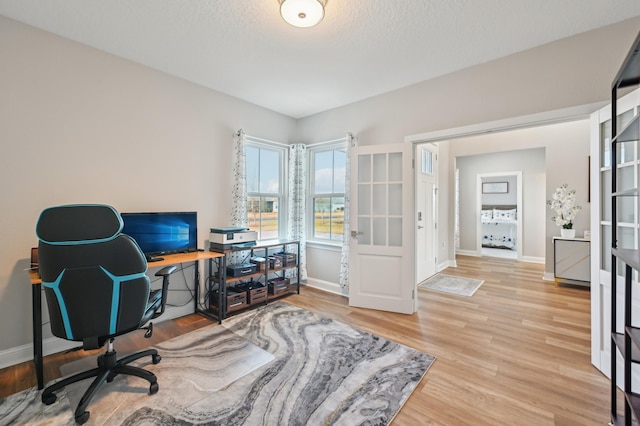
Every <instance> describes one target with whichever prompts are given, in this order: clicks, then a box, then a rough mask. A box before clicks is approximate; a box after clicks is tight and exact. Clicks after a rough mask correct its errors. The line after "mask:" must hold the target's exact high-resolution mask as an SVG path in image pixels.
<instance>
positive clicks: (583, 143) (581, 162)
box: [449, 119, 591, 276]
mask: <svg viewBox="0 0 640 426" xmlns="http://www.w3.org/2000/svg"><path fill="white" fill-rule="evenodd" d="M589 141H590V139H589V120H588V119H584V120H577V121H571V122H567V123H559V124H553V125H547V126H537V127H532V128H528V129H521V130H514V131H509V132H499V133H490V134H486V135H480V136H475V137H469V138H463V139H458V140H452V141H450V142H449V143H450V157H449V162H450V163H452V164H453V162H454V160H455V158H457V157H461V156H469V155H481V154H488V153H498V152H503V153H504V152H509V151H511V150H513V149H514V147H518V148H519V149H533V150H535V149H536V148H540V149H544V175H541V174H538V175H536V176H535V177H534V178H533V180H527V179H525V182H527V183H526V186H527V188H528V190H527V191H526V192H525V194H524V195H525V198H524V200H523V203H524V214H525V215H527V217H528V216H529V215H532V214H533V215H535V214H538V215H540V217H541V218H543V220H542V221H535V222H533V223H530V222H527V224H526V225H525V233H526V234H527V235H532V234H534V233H538V234H539V235H542V236H543V238H544V250H543V251H542V252H541V253H540V252H539V249H538V248H537V247H533V246H529V244H530V243H532V244H536V246H537V244H538V243H537V241H539V240H534V241H532V240H531V239H530V238H526V237H524V238H525V241H523V242H524V243H525V246H524V247H523V255H525V256H542V257H544V258H545V276H552V275H553V243H552V238H553V236H554V235H559V234H560V231H559V229H558V227H556V226H555V225H554V224H553V222H551V217H553V216H554V213H553V211H552V210H551V209H549V208H548V206H547V205H546V200H548V199H549V198H550V197H551V194H552V193H553V192H554V191H555V189H556V188H557V187H558V186H560V185H562V184H563V183H567V184H568V185H569V186H570V187H571V188H573V189H575V190H576V192H577V202H578V204H579V205H581V206H582V211H581V212H580V214H579V215H578V217H577V218H576V220H575V223H574V228H575V229H576V235H579V236H580V235H583V234H584V230H585V229H589V221H590V217H591V215H590V212H589V210H590V205H589V203H588V201H587V200H588V199H589V198H588V197H589V194H588V190H589V189H588V188H589V174H588V168H589ZM532 159H533V157H532ZM525 161H526V159H525ZM502 167H504V169H505V170H506V169H511V168H512V166H511V165H508V164H506V165H504V166H502ZM523 167H525V165H523ZM450 185H453V179H451V180H450ZM536 189H537V190H538V191H539V192H538V191H536ZM461 198H462V197H461ZM532 204H533V205H532ZM453 206H454V204H453V203H450V204H449V208H450V209H453ZM530 226H533V228H529V227H530ZM474 247H475V246H474ZM534 253H535V254H534ZM538 253H540V254H538Z"/></svg>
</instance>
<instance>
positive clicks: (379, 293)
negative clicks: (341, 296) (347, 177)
mask: <svg viewBox="0 0 640 426" xmlns="http://www.w3.org/2000/svg"><path fill="white" fill-rule="evenodd" d="M412 150H413V146H412V145H411V144H408V143H405V144H394V145H375V146H363V147H355V148H353V152H352V155H351V158H350V167H351V169H350V170H351V186H350V189H351V204H350V224H351V225H350V226H351V234H350V235H349V236H345V238H349V239H350V249H349V305H350V306H357V307H363V308H370V309H378V310H383V311H391V312H399V313H404V314H411V313H414V312H415V310H416V303H415V289H416V282H415V268H414V264H415V261H414V247H415V246H414V241H415V232H414V230H415V222H414V216H415V215H414V206H413V205H414V200H413V168H412V160H413V158H412V157H413V153H412Z"/></svg>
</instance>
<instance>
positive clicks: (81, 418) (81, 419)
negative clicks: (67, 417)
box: [75, 411, 90, 425]
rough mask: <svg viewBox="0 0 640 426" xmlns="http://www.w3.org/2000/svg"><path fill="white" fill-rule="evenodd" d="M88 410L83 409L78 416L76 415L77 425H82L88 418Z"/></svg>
mask: <svg viewBox="0 0 640 426" xmlns="http://www.w3.org/2000/svg"><path fill="white" fill-rule="evenodd" d="M89 415H90V414H89V412H88V411H85V412H84V413H82V414H80V415H79V416H76V417H75V418H76V423H78V424H79V425H83V424H85V423H86V422H87V421H88V420H89Z"/></svg>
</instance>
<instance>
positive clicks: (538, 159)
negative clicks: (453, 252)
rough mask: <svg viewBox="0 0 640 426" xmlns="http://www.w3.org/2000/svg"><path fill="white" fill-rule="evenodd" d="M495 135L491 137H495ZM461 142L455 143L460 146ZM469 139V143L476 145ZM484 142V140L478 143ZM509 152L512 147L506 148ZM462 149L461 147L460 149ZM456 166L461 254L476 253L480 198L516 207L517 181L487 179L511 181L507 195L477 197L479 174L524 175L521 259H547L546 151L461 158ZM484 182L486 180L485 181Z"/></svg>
mask: <svg viewBox="0 0 640 426" xmlns="http://www.w3.org/2000/svg"><path fill="white" fill-rule="evenodd" d="M519 133H520V132H510V135H511V136H510V137H509V138H508V139H510V140H511V141H513V142H516V141H518V140H519V138H518V137H516V134H519ZM494 136H495V135H492V136H490V137H491V138H493V137H494ZM460 143H461V141H458V142H454V144H460ZM473 143H474V141H473V140H469V144H473ZM475 143H482V141H475ZM503 146H504V147H506V148H507V149H511V148H512V146H513V145H512V144H507V145H503ZM458 148H460V149H462V147H458ZM455 166H456V167H457V168H458V169H459V171H460V172H459V176H460V206H459V211H460V251H461V252H463V253H464V252H467V253H469V252H470V253H476V251H477V250H478V247H477V228H478V226H479V222H478V221H479V218H478V216H477V211H476V206H477V199H478V197H481V198H482V199H485V198H486V199H487V203H488V204H514V205H515V204H517V199H516V192H517V188H516V178H515V176H512V177H511V179H505V178H492V179H489V178H487V179H486V181H501V182H504V181H506V182H509V183H510V184H509V193H507V194H478V188H477V178H478V175H481V174H487V173H510V172H521V173H522V196H523V200H522V211H519V212H518V220H520V221H521V224H522V233H523V235H522V253H521V255H522V257H523V258H524V259H526V260H540V259H544V256H545V238H544V227H545V223H544V218H545V207H546V206H545V184H544V183H545V152H544V148H533V149H523V150H518V151H503V152H495V153H487V154H476V155H458V156H456V158H455ZM483 181H485V180H483Z"/></svg>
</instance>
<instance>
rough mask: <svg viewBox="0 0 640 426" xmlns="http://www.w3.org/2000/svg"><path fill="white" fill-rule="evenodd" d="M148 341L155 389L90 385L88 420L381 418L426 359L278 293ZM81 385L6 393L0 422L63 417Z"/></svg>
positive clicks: (351, 421)
mask: <svg viewBox="0 0 640 426" xmlns="http://www.w3.org/2000/svg"><path fill="white" fill-rule="evenodd" d="M156 347H157V348H158V350H159V351H160V353H161V355H162V357H163V359H162V361H161V362H160V363H159V364H157V365H152V364H151V363H150V362H148V363H147V364H143V365H144V366H145V368H148V369H150V370H153V371H154V372H155V374H156V375H157V376H158V383H159V384H160V391H159V392H158V393H157V394H155V395H151V396H150V395H148V394H147V393H148V385H147V384H146V382H143V381H141V380H140V379H137V378H131V379H129V378H126V377H122V376H118V377H117V378H116V379H115V380H114V381H113V382H112V383H110V384H108V385H107V388H108V387H110V386H122V388H121V390H122V392H118V391H115V390H114V389H113V388H112V389H111V390H110V391H107V392H105V393H104V394H103V395H99V396H98V399H97V400H96V401H95V402H94V403H93V404H92V405H90V406H89V410H90V412H91V417H90V419H89V422H88V423H87V424H88V425H93V424H95V425H160V424H163V425H167V424H172V425H173V424H180V425H196V424H206V425H225V426H226V425H325V424H335V425H355V424H367V425H386V424H389V422H391V420H392V419H393V418H394V417H395V415H396V414H397V413H398V411H399V410H400V408H401V407H402V405H403V404H404V403H405V402H406V400H407V398H408V397H409V395H410V394H411V393H412V392H413V390H414V389H415V387H416V386H417V385H418V383H419V382H420V380H421V379H422V377H423V376H424V375H425V374H426V372H427V370H428V369H429V367H430V366H431V365H432V363H433V361H434V357H433V356H431V355H427V354H424V353H422V352H419V351H416V350H413V349H411V348H408V347H406V346H403V345H400V344H397V343H394V342H391V341H389V340H387V339H384V338H382V337H379V336H376V335H373V334H370V333H367V332H364V331H361V330H358V329H355V328H353V327H351V326H349V325H346V324H344V323H341V322H338V321H334V320H331V319H327V318H322V317H320V316H318V315H316V314H314V313H312V312H309V311H306V310H303V309H300V308H297V307H294V306H292V305H289V304H288V303H285V302H275V303H271V304H269V305H266V306H263V307H260V308H258V309H255V310H252V311H248V312H245V313H243V314H240V315H236V316H234V317H232V318H230V319H227V320H225V321H224V322H223V325H222V326H216V325H214V326H209V327H205V328H203V329H201V330H197V331H195V332H192V333H189V334H186V335H183V336H179V337H176V338H174V339H171V340H169V341H167V342H164V343H162V344H160V345H157V346H156ZM129 381H130V383H129ZM117 382H118V383H117ZM80 385H81V388H80V389H79V391H78V392H79V393H78V395H75V393H76V390H73V389H69V388H72V387H73V386H75V385H73V386H69V387H68V389H66V390H64V391H62V392H59V397H58V401H57V402H56V403H55V404H53V405H51V406H46V405H44V404H42V403H41V402H40V391H37V390H35V389H34V388H32V389H29V390H26V391H24V392H21V393H19V394H16V395H12V396H10V397H7V398H5V399H4V400H1V401H0V424H30V425H31V424H40V425H45V424H46V425H72V424H74V422H73V411H72V410H73V409H72V408H71V407H75V402H74V399H75V398H79V395H80V394H81V393H82V392H83V389H84V388H85V387H86V386H87V385H88V382H87V381H85V382H82V383H80Z"/></svg>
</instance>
